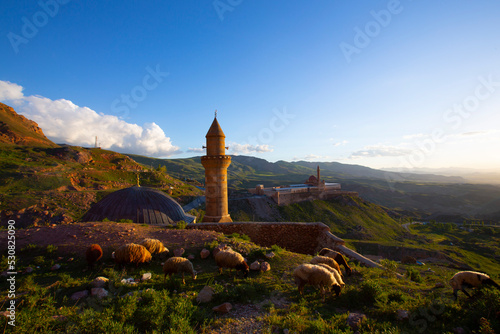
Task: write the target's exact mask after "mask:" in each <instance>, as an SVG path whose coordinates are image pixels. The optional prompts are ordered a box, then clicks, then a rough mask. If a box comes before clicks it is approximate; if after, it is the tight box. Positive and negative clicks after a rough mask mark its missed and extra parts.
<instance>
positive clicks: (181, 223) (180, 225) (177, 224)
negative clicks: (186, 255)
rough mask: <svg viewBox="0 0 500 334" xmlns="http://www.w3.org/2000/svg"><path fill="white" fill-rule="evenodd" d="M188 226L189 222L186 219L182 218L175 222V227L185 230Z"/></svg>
mask: <svg viewBox="0 0 500 334" xmlns="http://www.w3.org/2000/svg"><path fill="white" fill-rule="evenodd" d="M186 227H187V223H186V222H185V221H184V220H180V221H178V222H177V223H176V224H175V228H176V229H178V230H184V229H185V228H186Z"/></svg>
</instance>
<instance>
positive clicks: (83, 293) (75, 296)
mask: <svg viewBox="0 0 500 334" xmlns="http://www.w3.org/2000/svg"><path fill="white" fill-rule="evenodd" d="M88 295H89V292H88V291H87V290H83V291H78V292H75V293H74V294H72V295H71V297H70V298H71V300H78V299H82V298H85V297H87V296H88Z"/></svg>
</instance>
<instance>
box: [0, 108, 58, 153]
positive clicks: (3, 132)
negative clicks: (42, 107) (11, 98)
mask: <svg viewBox="0 0 500 334" xmlns="http://www.w3.org/2000/svg"><path fill="white" fill-rule="evenodd" d="M0 143H3V144H15V145H28V146H39V147H58V145H57V144H55V143H54V142H52V141H50V140H49V139H47V137H45V135H44V134H43V131H42V129H41V128H40V127H39V126H38V124H37V123H35V122H33V121H32V120H29V119H27V118H26V117H24V116H22V115H19V114H18V113H16V112H15V111H14V109H13V108H12V107H9V106H8V105H6V104H3V103H0Z"/></svg>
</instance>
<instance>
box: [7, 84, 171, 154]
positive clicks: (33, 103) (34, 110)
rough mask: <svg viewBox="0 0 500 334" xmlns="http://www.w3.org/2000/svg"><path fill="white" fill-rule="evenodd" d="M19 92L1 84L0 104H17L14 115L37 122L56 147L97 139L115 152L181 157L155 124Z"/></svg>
mask: <svg viewBox="0 0 500 334" xmlns="http://www.w3.org/2000/svg"><path fill="white" fill-rule="evenodd" d="M22 90H23V88H22V87H21V86H19V85H17V84H14V83H10V82H8V81H0V100H7V101H12V102H13V103H14V104H16V111H17V112H19V113H20V114H23V115H24V116H26V117H27V118H29V119H32V120H33V121H35V122H37V123H38V125H39V126H40V127H41V128H42V129H43V132H44V133H45V135H46V136H47V137H48V138H49V139H51V140H52V141H54V142H56V143H66V144H70V145H81V146H93V145H94V143H95V136H97V137H98V141H99V143H100V146H101V147H102V148H105V149H110V150H114V151H118V152H123V153H135V154H141V155H147V156H155V157H166V156H170V155H173V154H176V153H180V151H179V148H178V147H177V146H174V145H172V142H171V141H170V138H169V137H167V136H166V135H165V133H164V132H163V130H162V129H161V128H160V127H159V126H158V125H157V124H156V123H145V124H144V125H143V126H139V125H137V124H131V123H127V122H125V121H124V120H121V119H119V118H118V117H116V116H112V115H105V114H98V113H97V112H95V111H94V110H92V109H90V108H87V107H79V106H77V105H75V104H74V103H73V102H71V101H69V100H65V99H59V100H51V99H48V98H46V97H42V96H33V95H31V96H24V94H23V93H22Z"/></svg>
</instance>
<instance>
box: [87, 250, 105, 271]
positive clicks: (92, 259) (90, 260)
mask: <svg viewBox="0 0 500 334" xmlns="http://www.w3.org/2000/svg"><path fill="white" fill-rule="evenodd" d="M85 257H86V258H87V264H88V267H89V269H90V270H92V269H93V268H94V264H95V263H96V262H97V261H99V259H100V258H101V257H102V248H101V246H99V245H98V244H92V245H90V246H89V248H87V251H86V252H85Z"/></svg>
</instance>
